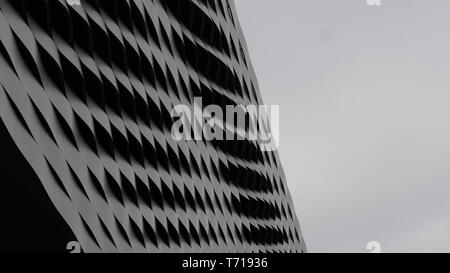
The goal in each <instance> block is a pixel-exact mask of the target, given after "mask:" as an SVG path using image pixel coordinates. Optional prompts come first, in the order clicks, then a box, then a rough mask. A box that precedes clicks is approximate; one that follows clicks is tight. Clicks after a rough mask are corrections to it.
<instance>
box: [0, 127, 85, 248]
mask: <svg viewBox="0 0 450 273" xmlns="http://www.w3.org/2000/svg"><path fill="white" fill-rule="evenodd" d="M0 147H1V148H0V151H1V152H0V252H41V253H42V252H43V253H46V252H69V251H68V250H66V245H67V243H68V242H70V241H76V239H75V236H74V234H73V233H72V231H71V230H70V228H69V226H68V225H67V224H66V222H65V221H64V219H63V218H62V217H61V215H60V214H59V213H58V211H57V210H56V208H55V206H54V205H53V203H52V202H51V200H50V198H49V197H48V195H47V193H46V192H45V189H44V187H43V186H42V184H41V182H40V181H39V180H38V178H37V176H36V174H35V173H34V171H33V169H32V168H31V166H30V165H29V164H28V162H27V161H26V160H25V158H24V157H23V155H22V154H21V153H20V151H19V149H18V148H17V146H16V144H15V143H14V142H13V140H12V138H11V136H10V135H9V133H8V132H7V131H6V128H5V126H4V124H3V121H2V120H1V119H0Z"/></svg>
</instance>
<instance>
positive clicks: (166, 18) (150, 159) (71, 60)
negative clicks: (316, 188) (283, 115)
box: [0, 0, 306, 252]
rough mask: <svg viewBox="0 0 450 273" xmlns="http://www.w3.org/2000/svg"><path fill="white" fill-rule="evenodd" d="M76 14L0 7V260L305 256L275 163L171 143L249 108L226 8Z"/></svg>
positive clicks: (240, 148) (95, 5) (243, 65)
mask: <svg viewBox="0 0 450 273" xmlns="http://www.w3.org/2000/svg"><path fill="white" fill-rule="evenodd" d="M77 2H78V1H73V0H71V1H69V0H0V121H1V122H0V137H1V140H0V141H1V153H0V158H1V163H2V164H1V166H0V168H1V170H0V171H1V177H0V183H1V191H0V215H1V219H2V220H1V221H2V222H1V225H0V250H2V251H61V252H68V251H84V252H304V251H306V246H305V244H304V241H303V238H302V234H301V231H300V226H299V223H298V220H297V217H296V215H295V211H294V208H293V203H292V200H291V197H290V194H289V191H288V189H287V184H286V180H285V176H284V173H283V170H282V167H281V164H280V160H279V158H278V155H277V153H276V151H265V150H263V149H261V147H260V145H259V144H260V143H258V141H257V140H250V139H243V140H235V141H229V140H214V141H206V140H175V139H174V138H173V136H172V134H171V127H172V125H173V122H174V120H173V117H172V115H171V111H172V109H173V107H174V106H175V105H180V104H181V105H192V104H193V101H194V98H195V97H201V98H202V99H203V101H205V102H208V103H211V104H212V103H214V104H217V105H219V106H221V107H223V106H225V105H248V104H254V105H261V104H262V100H261V97H260V94H259V90H258V84H257V81H256V77H255V73H254V71H253V68H252V66H251V63H250V59H249V54H248V52H247V47H246V44H245V40H244V36H243V34H242V30H241V28H240V26H239V23H238V21H237V16H236V11H235V7H234V4H233V2H232V1H228V0H104V1H98V0H84V1H83V0H82V1H81V2H79V3H77ZM255 12H256V10H255ZM262 31H263V30H262Z"/></svg>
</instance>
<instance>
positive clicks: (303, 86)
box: [235, 0, 450, 252]
mask: <svg viewBox="0 0 450 273" xmlns="http://www.w3.org/2000/svg"><path fill="white" fill-rule="evenodd" d="M382 2H383V5H382V6H381V7H370V6H368V5H367V3H366V0H342V1H336V0H235V5H236V7H237V11H238V14H239V17H240V23H241V26H242V28H243V31H244V34H245V36H246V39H247V44H248V47H249V51H250V55H251V57H252V63H253V66H254V68H255V71H256V74H257V76H258V80H259V85H260V89H261V93H262V96H263V99H264V102H265V104H278V105H280V115H281V134H280V157H281V160H282V163H283V166H284V170H285V173H286V176H287V180H288V184H289V188H290V191H291V193H292V197H293V199H294V203H295V209H296V211H297V215H298V216H299V219H300V224H301V226H302V232H303V235H304V237H305V241H306V243H307V246H308V250H309V251H311V252H318V251H320V252H322V251H325V252H330V251H356V252H367V250H366V244H367V242H369V241H379V242H380V244H381V247H382V251H383V252H395V251H413V252H414V251H450V198H449V197H450V16H449V12H450V1H448V0H382Z"/></svg>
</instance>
